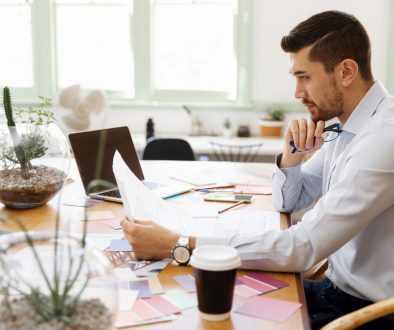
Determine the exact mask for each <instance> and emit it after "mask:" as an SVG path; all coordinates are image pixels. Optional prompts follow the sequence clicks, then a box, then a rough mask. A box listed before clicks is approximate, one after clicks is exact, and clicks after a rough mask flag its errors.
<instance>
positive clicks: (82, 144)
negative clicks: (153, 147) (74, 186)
mask: <svg viewBox="0 0 394 330" xmlns="http://www.w3.org/2000/svg"><path fill="white" fill-rule="evenodd" d="M68 137H69V140H70V144H71V148H72V150H73V153H74V157H75V160H76V163H77V166H78V170H79V174H80V175H81V179H82V182H83V186H84V188H85V192H86V194H89V193H91V192H97V191H102V190H106V189H109V188H110V186H109V185H112V186H113V187H116V180H115V176H114V173H113V171H112V161H113V157H114V154H115V151H116V150H118V151H119V152H120V154H121V155H122V158H123V159H124V161H125V162H126V164H127V166H128V167H129V168H130V170H131V171H132V172H133V173H134V174H135V176H136V177H137V178H138V179H140V180H144V174H143V173H142V169H141V165H140V162H139V159H138V155H137V152H136V150H135V147H134V144H133V140H132V138H131V135H130V131H129V129H128V127H126V126H122V127H115V128H108V129H102V130H97V131H88V132H79V133H71V134H69V135H68ZM101 180H103V181H104V182H105V183H106V184H100V181H101ZM92 181H94V183H96V182H98V183H99V184H94V187H93V188H92V189H89V188H91V187H89V184H90V183H91V182H92ZM108 184H109V185H108Z"/></svg>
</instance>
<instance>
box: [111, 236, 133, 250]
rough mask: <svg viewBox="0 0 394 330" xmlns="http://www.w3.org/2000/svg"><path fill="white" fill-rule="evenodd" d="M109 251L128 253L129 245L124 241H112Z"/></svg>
mask: <svg viewBox="0 0 394 330" xmlns="http://www.w3.org/2000/svg"><path fill="white" fill-rule="evenodd" d="M109 250H110V251H111V252H130V251H131V245H130V243H129V242H128V241H127V240H125V239H113V240H111V242H110V244H109Z"/></svg>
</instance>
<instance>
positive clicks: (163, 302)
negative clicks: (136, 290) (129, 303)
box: [144, 295, 181, 315]
mask: <svg viewBox="0 0 394 330" xmlns="http://www.w3.org/2000/svg"><path fill="white" fill-rule="evenodd" d="M144 302H146V303H147V304H149V305H151V306H152V307H153V308H155V309H157V310H158V311H160V312H161V313H162V314H163V315H170V314H176V313H180V312H181V310H180V309H179V308H178V307H177V306H175V305H174V304H172V303H170V302H169V301H168V300H167V299H164V298H163V297H162V296H160V295H154V296H152V297H151V298H148V299H144Z"/></svg>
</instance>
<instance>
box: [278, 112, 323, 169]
mask: <svg viewBox="0 0 394 330" xmlns="http://www.w3.org/2000/svg"><path fill="white" fill-rule="evenodd" d="M323 129H324V121H323V120H319V121H318V122H314V121H313V120H312V119H305V118H300V119H293V120H292V121H291V122H290V123H289V125H288V126H287V128H286V132H285V147H284V151H283V154H282V159H281V162H280V167H281V168H286V167H293V166H297V165H298V164H300V163H301V162H302V160H303V158H304V156H305V154H308V153H313V152H315V151H316V150H318V149H320V147H321V146H322V145H323V138H322V134H323ZM290 141H293V142H294V145H295V147H296V148H297V150H299V151H300V152H295V153H291V152H292V150H293V147H292V146H291V145H290Z"/></svg>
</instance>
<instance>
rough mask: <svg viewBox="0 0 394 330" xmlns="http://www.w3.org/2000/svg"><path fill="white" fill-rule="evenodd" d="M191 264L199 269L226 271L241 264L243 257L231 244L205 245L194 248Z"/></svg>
mask: <svg viewBox="0 0 394 330" xmlns="http://www.w3.org/2000/svg"><path fill="white" fill-rule="evenodd" d="M190 264H191V265H192V266H193V267H194V268H197V269H202V270H210V271H224V270H230V269H235V268H238V267H239V266H241V259H240V258H239V255H238V252H237V250H236V249H234V248H233V247H231V246H226V245H204V246H200V247H198V248H195V249H194V250H193V254H192V257H191V258H190Z"/></svg>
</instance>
